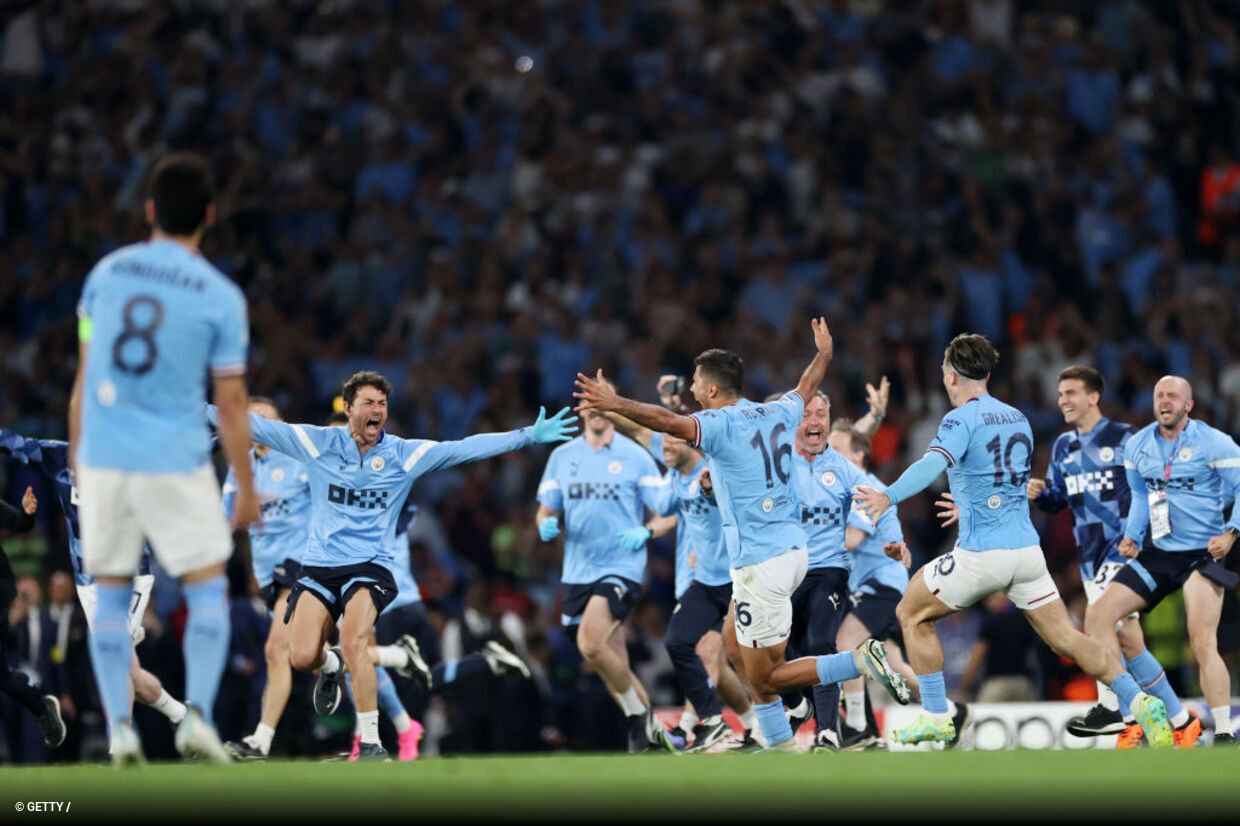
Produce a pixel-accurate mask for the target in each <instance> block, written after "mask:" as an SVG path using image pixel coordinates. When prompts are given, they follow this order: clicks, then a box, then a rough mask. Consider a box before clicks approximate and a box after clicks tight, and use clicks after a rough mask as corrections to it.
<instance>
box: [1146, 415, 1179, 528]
mask: <svg viewBox="0 0 1240 826" xmlns="http://www.w3.org/2000/svg"><path fill="white" fill-rule="evenodd" d="M1184 429H1185V430H1187V429H1188V426H1187V425H1185V428H1184ZM1155 438H1156V439H1158V454H1159V458H1160V459H1162V460H1163V481H1167V482H1169V481H1171V463H1172V462H1174V461H1175V457H1176V456H1177V455H1178V453H1179V451H1180V441H1181V440H1182V439H1183V438H1184V430H1181V431H1180V435H1178V436H1176V439H1175V443H1174V444H1173V445H1171V455H1170V456H1167V455H1165V454H1163V452H1162V443H1163V440H1162V438H1161V437H1159V436H1157V434H1156V435H1155ZM1149 506H1150V538H1152V539H1162V538H1163V537H1164V536H1166V535H1167V534H1169V533H1171V503H1170V502H1168V501H1167V489H1166V488H1163V489H1162V490H1155V491H1150V493H1149Z"/></svg>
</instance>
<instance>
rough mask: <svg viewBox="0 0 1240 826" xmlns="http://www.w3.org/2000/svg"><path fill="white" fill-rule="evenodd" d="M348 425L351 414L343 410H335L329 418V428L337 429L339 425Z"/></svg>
mask: <svg viewBox="0 0 1240 826" xmlns="http://www.w3.org/2000/svg"><path fill="white" fill-rule="evenodd" d="M348 423H349V414H348V413H345V412H344V411H343V410H335V411H333V412H332V414H331V415H330V416H328V417H327V426H328V427H335V426H336V425H338V424H348Z"/></svg>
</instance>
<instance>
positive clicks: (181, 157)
mask: <svg viewBox="0 0 1240 826" xmlns="http://www.w3.org/2000/svg"><path fill="white" fill-rule="evenodd" d="M147 197H148V198H150V199H151V200H152V201H154V202H155V225H156V226H158V227H159V228H160V229H161V230H163V231H164V232H166V233H168V234H169V235H193V234H194V233H195V232H197V231H198V230H199V229H201V228H202V226H203V224H205V223H206V221H207V206H209V205H210V203H211V199H212V198H214V197H215V185H214V184H213V183H212V180H211V168H210V167H208V166H207V162H206V161H205V160H203V158H202V156H201V155H195V154H194V153H192V152H174V153H173V154H171V155H166V156H164V157H163V158H160V159H159V160H158V161H157V162H156V163H155V166H154V167H152V169H151V173H150V179H149V181H148V184H147Z"/></svg>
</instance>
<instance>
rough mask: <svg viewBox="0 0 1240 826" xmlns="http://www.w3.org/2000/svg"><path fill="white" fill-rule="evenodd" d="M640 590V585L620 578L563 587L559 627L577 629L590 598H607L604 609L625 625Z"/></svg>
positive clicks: (604, 578) (566, 584)
mask: <svg viewBox="0 0 1240 826" xmlns="http://www.w3.org/2000/svg"><path fill="white" fill-rule="evenodd" d="M641 590H642V586H641V583H639V582H634V581H633V580H631V579H625V578H624V577H622V576H605V577H603V578H602V579H596V580H595V581H594V582H587V583H585V584H583V585H578V584H575V583H570V582H565V583H564V603H563V605H561V607H560V624H561V625H563V626H565V627H567V628H576V627H577V626H578V625H580V624H581V615H582V614H584V613H585V612H586V603H587V602H589V601H590V597H592V596H594V595H595V594H598V595H599V596H601V597H606V598H607V607H608V608H609V609H610V610H611V615H612V616H613V617H615V618H616V619H618V620H619V621H620V622H624V621H625V619H627V618H628V616H629V612H630V611H632V610H633V606H634V605H636V604H637V597H638V596H640V595H641Z"/></svg>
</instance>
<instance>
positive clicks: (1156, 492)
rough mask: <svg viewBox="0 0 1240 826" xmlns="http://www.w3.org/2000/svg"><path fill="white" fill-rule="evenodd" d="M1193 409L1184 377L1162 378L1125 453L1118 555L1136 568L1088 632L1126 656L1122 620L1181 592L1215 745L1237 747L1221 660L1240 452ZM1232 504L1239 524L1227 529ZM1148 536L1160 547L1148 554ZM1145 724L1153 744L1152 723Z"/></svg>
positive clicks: (1122, 576)
mask: <svg viewBox="0 0 1240 826" xmlns="http://www.w3.org/2000/svg"><path fill="white" fill-rule="evenodd" d="M1192 410H1193V388H1192V385H1190V384H1189V383H1188V381H1186V380H1185V379H1183V378H1180V377H1179V376H1163V377H1162V378H1161V379H1159V380H1158V383H1157V384H1156V385H1154V418H1155V421H1154V422H1153V423H1151V424H1149V425H1146V426H1145V427H1143V428H1141V430H1139V431H1137V432H1136V433H1135V434H1133V436H1132V437H1131V438H1129V440H1128V443H1127V445H1126V446H1125V450H1124V469H1125V471H1126V472H1127V476H1128V486H1129V488H1130V489H1131V490H1132V504H1131V506H1130V507H1129V509H1128V519H1127V521H1126V522H1125V524H1124V538H1123V539H1122V540H1120V543H1119V552H1120V553H1121V554H1123V555H1124V556H1125V557H1126V558H1128V559H1130V560H1132V561H1131V562H1129V563H1128V564H1127V565H1125V566H1124V567H1122V568H1121V569H1120V570H1119V572H1118V573H1116V574H1115V577H1114V578H1113V579H1112V580H1111V584H1110V586H1109V587H1108V588H1107V589H1106V591H1105V592H1104V593H1103V594H1102V596H1101V597H1100V598H1099V599H1098V601H1097V602H1095V603H1094V604H1093V606H1092V608H1093V611H1092V612H1091V613H1090V614H1088V615H1087V617H1086V622H1085V627H1086V630H1087V631H1088V632H1089V635H1090V636H1091V637H1094V638H1095V639H1098V640H1101V641H1103V642H1104V643H1105V644H1106V645H1107V646H1108V647H1109V648H1111V649H1113V650H1118V647H1119V645H1118V643H1117V641H1116V634H1115V625H1116V623H1118V622H1119V621H1120V620H1121V619H1123V618H1124V617H1126V616H1128V615H1129V614H1131V613H1132V612H1133V611H1149V610H1150V609H1151V608H1153V607H1154V606H1156V605H1157V604H1158V603H1160V602H1162V600H1163V599H1165V598H1166V597H1167V595H1168V594H1171V593H1174V592H1175V591H1176V590H1183V592H1184V611H1185V613H1186V614H1187V617H1188V638H1189V641H1190V643H1191V644H1192V646H1193V654H1194V656H1195V658H1196V660H1197V664H1198V668H1199V669H1200V672H1199V673H1200V675H1201V693H1202V694H1204V695H1205V698H1206V702H1207V703H1209V704H1210V711H1211V713H1212V714H1213V715H1214V740H1213V742H1214V743H1217V744H1228V745H1231V744H1234V743H1235V735H1234V733H1233V732H1232V728H1231V706H1230V703H1231V700H1230V698H1231V681H1230V678H1229V676H1228V673H1227V666H1226V664H1225V663H1224V662H1223V658H1222V657H1220V656H1219V653H1218V622H1219V616H1220V614H1221V613H1222V610H1223V590H1224V589H1229V590H1230V589H1232V588H1235V587H1236V583H1237V579H1238V577H1237V575H1236V574H1235V573H1234V572H1232V571H1228V570H1227V569H1226V568H1224V567H1223V559H1224V558H1225V557H1226V556H1227V554H1228V553H1229V552H1230V551H1231V549H1232V545H1233V544H1234V543H1235V541H1236V538H1237V536H1240V446H1237V445H1236V442H1235V440H1233V439H1232V438H1231V437H1230V436H1228V435H1227V434H1225V433H1222V432H1221V431H1218V430H1215V429H1214V428H1212V427H1210V426H1209V425H1207V424H1203V423H1202V422H1199V421H1195V420H1193V419H1190V418H1189V416H1188V414H1189V413H1191V412H1192ZM1228 502H1231V503H1232V512H1231V519H1230V521H1228V522H1227V523H1226V525H1224V523H1223V508H1224V507H1225V505H1226V504H1227V503H1228ZM1147 533H1148V534H1149V538H1150V540H1151V542H1152V543H1153V545H1152V547H1148V548H1146V549H1145V550H1142V549H1141V543H1142V541H1143V540H1144V539H1145V537H1146V534H1147ZM1159 673H1160V675H1161V671H1160V672H1159ZM1138 722H1142V725H1143V727H1144V729H1145V737H1146V739H1147V740H1152V737H1151V733H1150V729H1149V726H1146V725H1145V724H1144V722H1143V721H1140V720H1139V721H1138Z"/></svg>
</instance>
